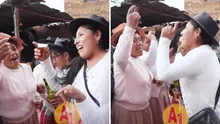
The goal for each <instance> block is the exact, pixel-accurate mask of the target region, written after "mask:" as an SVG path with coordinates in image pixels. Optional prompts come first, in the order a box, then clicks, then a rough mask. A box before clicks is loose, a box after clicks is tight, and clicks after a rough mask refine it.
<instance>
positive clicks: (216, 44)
mask: <svg viewBox="0 0 220 124" xmlns="http://www.w3.org/2000/svg"><path fill="white" fill-rule="evenodd" d="M185 15H186V16H187V17H188V18H189V19H190V20H193V21H194V22H196V23H197V24H198V25H199V26H200V27H201V28H202V30H204V31H205V33H206V34H207V35H208V36H209V37H210V38H211V39H212V44H213V45H215V46H219V43H218V41H217V40H216V39H215V37H213V36H212V35H211V34H210V33H209V32H208V31H207V30H206V28H204V26H203V25H201V24H200V23H199V22H198V21H196V20H195V19H194V18H193V17H192V16H190V15H188V14H185Z"/></svg>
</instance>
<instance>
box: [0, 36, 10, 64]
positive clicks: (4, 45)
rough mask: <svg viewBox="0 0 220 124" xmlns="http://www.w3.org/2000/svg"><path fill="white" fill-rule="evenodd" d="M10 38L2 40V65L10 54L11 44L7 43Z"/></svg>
mask: <svg viewBox="0 0 220 124" xmlns="http://www.w3.org/2000/svg"><path fill="white" fill-rule="evenodd" d="M8 40H9V38H2V39H0V63H1V61H2V60H3V59H4V58H5V56H6V55H7V54H9V52H10V49H11V48H10V44H9V43H8V42H7V41H8Z"/></svg>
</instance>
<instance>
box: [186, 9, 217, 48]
mask: <svg viewBox="0 0 220 124" xmlns="http://www.w3.org/2000/svg"><path fill="white" fill-rule="evenodd" d="M188 17H189V18H190V19H192V20H193V21H195V22H196V23H197V24H198V25H199V26H200V27H201V28H202V29H203V30H204V31H205V33H206V34H208V36H209V37H210V38H211V39H212V41H211V42H212V44H213V45H215V46H219V43H218V41H217V40H216V39H215V35H216V34H217V32H218V30H219V27H218V25H217V23H216V22H215V21H214V20H213V19H212V17H211V16H210V15H208V14H207V13H206V12H205V11H203V12H201V13H199V14H197V15H196V16H194V17H191V16H189V15H188Z"/></svg>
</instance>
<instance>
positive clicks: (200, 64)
mask: <svg viewBox="0 0 220 124" xmlns="http://www.w3.org/2000/svg"><path fill="white" fill-rule="evenodd" d="M177 27H178V24H175V26H174V27H172V26H167V27H164V28H163V29H162V32H161V38H160V42H159V45H158V54H157V61H156V66H157V76H158V79H159V80H166V81H173V80H177V79H180V88H181V92H182V97H183V102H184V105H185V108H186V109H187V112H188V114H189V117H191V116H193V115H194V114H196V113H197V112H199V111H200V110H202V109H204V108H206V107H211V108H212V107H213V106H214V100H215V94H216V91H217V87H218V85H219V80H220V76H219V74H220V65H219V62H218V58H217V55H216V53H215V51H214V50H213V49H212V46H219V44H218V42H217V41H216V40H215V38H214V36H215V35H216V33H217V32H218V30H219V28H218V25H217V24H216V22H215V21H214V20H213V19H212V18H211V17H210V16H209V15H208V14H207V13H206V12H204V11H203V12H201V13H200V14H198V15H196V16H195V17H193V18H191V20H190V21H189V22H188V23H187V25H186V27H185V29H184V30H183V31H182V32H181V37H180V42H181V43H180V46H179V47H180V53H181V54H182V56H183V57H178V58H179V59H178V61H176V59H177V58H175V61H174V63H170V61H169V53H168V51H169V45H170V43H171V40H172V39H173V38H174V36H175V32H176V30H177ZM206 91H207V92H206ZM216 111H217V112H220V105H219V104H218V105H217V108H216ZM218 114H219V115H220V113H218Z"/></svg>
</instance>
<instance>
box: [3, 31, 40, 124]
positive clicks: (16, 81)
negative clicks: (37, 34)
mask: <svg viewBox="0 0 220 124" xmlns="http://www.w3.org/2000/svg"><path fill="white" fill-rule="evenodd" d="M6 42H7V43H6ZM23 43H24V42H23V41H22V40H21V39H18V38H12V37H11V36H9V35H7V34H3V33H0V48H1V50H2V49H4V50H3V51H0V52H1V54H0V58H1V59H0V62H2V63H0V87H1V89H0V103H1V109H0V116H1V118H2V120H3V123H4V124H38V123H39V122H38V116H37V112H36V108H37V109H40V108H41V107H42V101H41V102H40V101H36V99H35V98H36V97H38V98H39V94H38V93H37V91H36V84H35V83H34V78H33V75H32V70H31V68H30V67H29V66H28V65H26V64H21V63H20V62H19V61H20V58H19V56H20V51H21V50H22V49H23V46H22V45H23ZM9 74H10V75H9ZM34 101H35V103H34ZM18 113H19V114H18Z"/></svg>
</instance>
